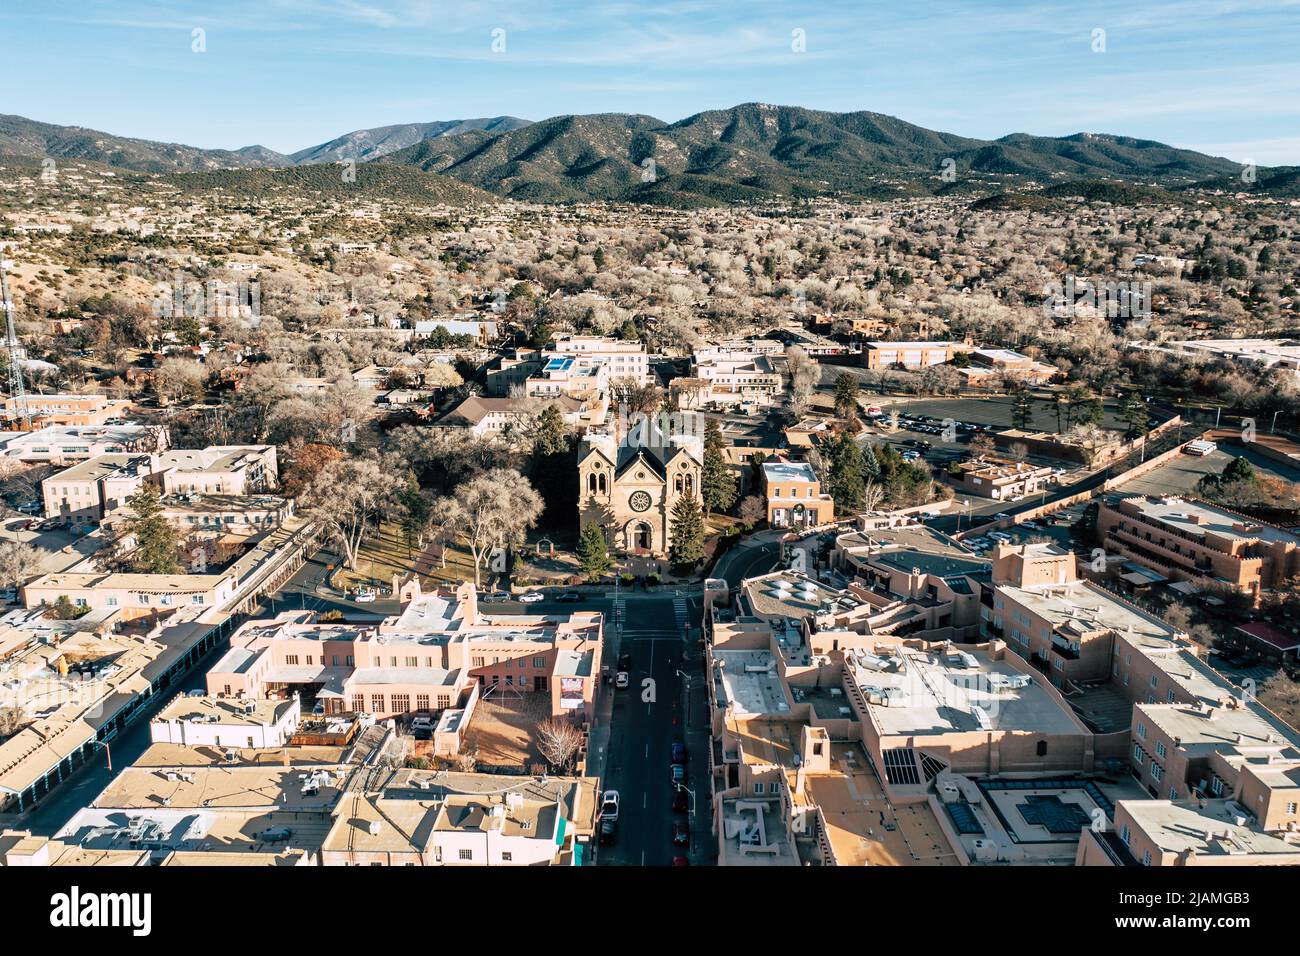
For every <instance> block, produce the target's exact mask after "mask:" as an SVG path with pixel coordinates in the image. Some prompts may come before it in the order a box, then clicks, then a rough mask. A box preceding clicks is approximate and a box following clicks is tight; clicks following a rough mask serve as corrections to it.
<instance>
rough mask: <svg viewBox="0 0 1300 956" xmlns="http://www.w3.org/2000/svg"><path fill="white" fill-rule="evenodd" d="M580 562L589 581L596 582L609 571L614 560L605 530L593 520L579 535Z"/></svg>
mask: <svg viewBox="0 0 1300 956" xmlns="http://www.w3.org/2000/svg"><path fill="white" fill-rule="evenodd" d="M578 563H579V564H580V565H581V566H582V573H583V574H584V575H585V576H586V578H587V581H588V582H590V583H591V584H595V583H597V582H598V581H600V579H601V578H603V577H604V576H605V574H606V573H607V572H608V571H609V569H610V568H611V567H612V566H613V562H612V561H611V560H610V558H609V548H608V547H607V546H606V545H605V532H604V529H602V528H601V526H600V525H599V524H597V523H596V522H594V521H593V522H591V524H589V525H587V526H586V527H585V528H583V529H582V534H581V535H580V536H579V537H578Z"/></svg>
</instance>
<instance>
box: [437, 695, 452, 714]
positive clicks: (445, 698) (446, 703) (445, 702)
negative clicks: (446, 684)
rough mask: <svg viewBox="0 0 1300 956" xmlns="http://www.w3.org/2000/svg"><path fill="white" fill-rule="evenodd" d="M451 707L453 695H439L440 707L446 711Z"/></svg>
mask: <svg viewBox="0 0 1300 956" xmlns="http://www.w3.org/2000/svg"><path fill="white" fill-rule="evenodd" d="M450 706H451V695H450V694H439V695H438V707H439V708H442V709H444V710H445V709H446V708H448V707H450Z"/></svg>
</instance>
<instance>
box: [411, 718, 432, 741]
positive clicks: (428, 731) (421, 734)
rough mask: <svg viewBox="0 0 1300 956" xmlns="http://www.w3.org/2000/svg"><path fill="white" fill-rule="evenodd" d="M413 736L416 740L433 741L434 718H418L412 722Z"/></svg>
mask: <svg viewBox="0 0 1300 956" xmlns="http://www.w3.org/2000/svg"><path fill="white" fill-rule="evenodd" d="M411 736H412V737H414V738H415V739H416V740H432V739H433V718H432V717H416V718H415V720H413V721H411Z"/></svg>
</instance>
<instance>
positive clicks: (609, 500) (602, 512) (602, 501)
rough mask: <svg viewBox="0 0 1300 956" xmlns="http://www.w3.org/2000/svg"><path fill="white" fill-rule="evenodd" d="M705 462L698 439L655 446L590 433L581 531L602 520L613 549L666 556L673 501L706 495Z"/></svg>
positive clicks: (583, 459)
mask: <svg viewBox="0 0 1300 956" xmlns="http://www.w3.org/2000/svg"><path fill="white" fill-rule="evenodd" d="M702 460H703V450H702V448H701V445H700V441H699V439H698V438H693V439H690V438H681V439H678V438H673V439H669V440H668V441H667V442H666V443H664V444H654V445H651V444H643V443H640V442H636V441H631V440H629V439H628V438H626V437H625V438H623V439H622V440H618V439H616V438H615V437H614V436H613V435H609V434H593V433H590V432H589V433H588V435H587V437H586V438H584V439H583V441H582V444H581V446H580V447H579V450H578V476H579V481H580V485H579V490H578V522H579V530H581V529H582V528H585V527H586V526H587V525H589V524H591V523H592V522H596V523H598V524H599V525H600V526H601V527H602V528H603V529H604V531H605V540H606V542H607V543H608V544H609V546H610V548H611V549H612V550H615V551H625V552H627V553H629V554H643V555H655V556H663V555H666V554H667V553H668V547H669V545H670V544H671V543H672V527H671V523H672V513H673V505H675V504H676V503H677V500H678V499H679V498H681V497H683V496H687V495H691V496H694V497H695V498H697V499H698V498H699V497H700V467H701V462H702Z"/></svg>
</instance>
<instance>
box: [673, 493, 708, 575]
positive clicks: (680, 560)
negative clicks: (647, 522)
mask: <svg viewBox="0 0 1300 956" xmlns="http://www.w3.org/2000/svg"><path fill="white" fill-rule="evenodd" d="M671 521H672V529H673V543H672V546H671V547H669V549H668V560H669V561H671V562H672V563H673V564H675V565H676V566H678V567H681V568H693V567H695V565H697V564H699V563H700V561H701V560H703V558H704V515H703V513H702V512H701V511H700V503H699V501H698V500H696V498H695V496H694V495H683V496H682V497H681V498H678V499H677V504H675V505H673V513H672V518H671Z"/></svg>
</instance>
